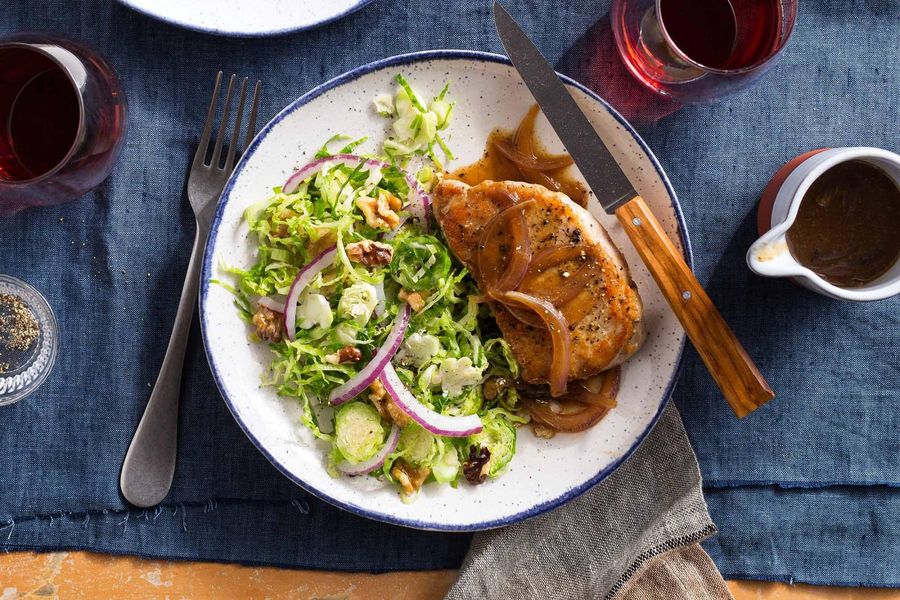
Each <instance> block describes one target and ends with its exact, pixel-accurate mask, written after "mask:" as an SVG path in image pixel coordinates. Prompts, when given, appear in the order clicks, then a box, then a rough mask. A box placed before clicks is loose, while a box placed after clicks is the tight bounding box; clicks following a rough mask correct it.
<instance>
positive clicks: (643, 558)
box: [605, 523, 718, 600]
mask: <svg viewBox="0 0 900 600" xmlns="http://www.w3.org/2000/svg"><path fill="white" fill-rule="evenodd" d="M716 533H718V529H717V528H716V526H715V525H714V524H712V523H710V524H709V525H707V526H706V527H704V528H703V529H700V530H698V531H696V532H694V533H692V534H689V535H685V536H682V537H679V538H675V539H672V540H667V541H666V542H665V543H662V544H660V545H659V546H656V547H654V548H650V549H649V550H647V551H646V552H643V553H642V554H639V555H638V557H637V558H636V559H635V561H634V562H633V563H632V564H631V566H630V567H628V569H626V570H625V572H624V573H622V576H621V577H620V578H619V580H618V581H617V582H616V583H615V584H614V585H613V586H612V587H611V588H610V590H609V592H607V594H606V596H605V598H606V600H609V599H610V598H612V597H613V596H615V595H616V594H618V593H619V590H621V589H622V586H623V585H625V584H626V583H628V580H629V579H631V578H632V577H634V574H635V573H637V572H638V571H639V570H640V569H641V567H643V566H644V564H645V563H646V562H647V561H648V560H650V559H651V558H653V557H655V556H659V555H660V554H662V553H663V552H668V551H669V550H675V549H677V548H681V547H684V546H690V545H691V544H697V543H699V542H702V541H703V540H705V539H706V538H709V537H711V536H714V535H715V534H716Z"/></svg>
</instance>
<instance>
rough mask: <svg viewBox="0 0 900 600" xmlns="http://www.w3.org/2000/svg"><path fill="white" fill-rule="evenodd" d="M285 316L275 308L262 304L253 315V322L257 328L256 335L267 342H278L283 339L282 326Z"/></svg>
mask: <svg viewBox="0 0 900 600" xmlns="http://www.w3.org/2000/svg"><path fill="white" fill-rule="evenodd" d="M282 319H284V316H283V315H282V314H281V313H277V312H275V311H273V310H270V309H268V308H266V307H265V306H260V307H259V309H258V310H257V311H256V314H255V315H253V318H252V319H251V322H252V323H253V326H254V327H255V328H256V335H258V336H259V339H261V340H265V341H267V342H277V341H279V340H281V328H282V326H283V325H284V322H283V320H282Z"/></svg>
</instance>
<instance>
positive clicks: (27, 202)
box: [0, 33, 127, 214]
mask: <svg viewBox="0 0 900 600" xmlns="http://www.w3.org/2000/svg"><path fill="white" fill-rule="evenodd" d="M126 111H127V103H126V100H125V93H124V90H123V89H122V86H121V85H120V83H119V80H118V78H117V77H116V75H115V73H114V72H113V70H112V68H111V67H110V66H109V64H108V63H107V62H106V61H105V60H104V59H103V58H101V57H100V56H99V55H98V54H97V53H96V52H94V51H93V50H92V49H90V48H88V47H87V46H85V45H83V44H81V43H79V42H75V41H72V40H68V39H65V38H63V37H60V36H56V35H52V34H45V33H17V34H13V35H10V36H6V37H0V214H9V213H14V212H16V211H19V210H21V209H23V208H26V207H29V206H39V205H50V204H58V203H60V202H65V201H67V200H72V199H75V198H78V197H80V196H83V195H84V194H86V193H87V192H89V191H91V190H92V189H94V188H95V187H97V186H98V185H99V184H100V183H101V182H102V181H103V180H104V179H106V177H107V176H108V175H109V173H110V171H111V170H112V167H113V164H114V163H115V161H116V158H118V155H119V152H120V151H121V149H122V143H123V141H124V139H125V127H126Z"/></svg>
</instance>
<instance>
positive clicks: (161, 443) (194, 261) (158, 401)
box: [119, 223, 209, 508]
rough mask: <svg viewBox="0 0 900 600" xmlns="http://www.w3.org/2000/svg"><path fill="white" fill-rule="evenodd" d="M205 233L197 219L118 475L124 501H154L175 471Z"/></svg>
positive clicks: (166, 489) (148, 503)
mask: <svg viewBox="0 0 900 600" xmlns="http://www.w3.org/2000/svg"><path fill="white" fill-rule="evenodd" d="M208 235H209V228H208V227H206V226H205V224H204V223H198V224H197V233H196V235H195V236H194V248H193V250H192V251H191V261H190V263H188V268H187V274H186V275H185V278H184V287H183V288H182V291H181V300H180V301H179V302H178V313H177V314H176V315H175V325H174V327H173V328H172V335H171V337H170V338H169V347H168V349H167V350H166V356H165V358H164V359H163V363H162V368H161V369H160V371H159V375H158V376H157V378H156V384H155V385H154V386H153V391H152V392H151V394H150V401H149V402H148V403H147V408H146V409H144V415H143V416H142V417H141V422H140V423H139V424H138V427H137V431H136V432H135V434H134V437H133V438H132V439H131V445H130V446H129V447H128V452H127V454H125V461H124V462H123V463H122V473H121V475H120V477H119V487H120V488H121V490H122V495H123V496H125V499H126V500H128V502H130V503H131V504H133V505H135V506H138V507H141V508H146V507H149V506H155V505H157V504H159V503H160V502H161V501H162V500H163V498H165V497H166V494H168V493H169V488H170V487H171V486H172V478H173V477H174V475H175V456H176V450H177V446H178V400H179V396H180V394H181V371H182V367H183V366H184V352H185V348H186V347H187V342H188V337H189V335H190V332H191V321H192V319H193V317H194V306H195V305H196V304H197V290H198V288H199V285H200V265H201V263H202V262H203V248H204V246H205V245H206V238H207V236H208Z"/></svg>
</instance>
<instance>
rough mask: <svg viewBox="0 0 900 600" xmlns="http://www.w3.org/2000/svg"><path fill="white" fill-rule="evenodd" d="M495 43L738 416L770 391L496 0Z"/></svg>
mask: <svg viewBox="0 0 900 600" xmlns="http://www.w3.org/2000/svg"><path fill="white" fill-rule="evenodd" d="M494 23H495V24H496V26H497V33H499V34H500V41H501V42H502V43H503V47H504V48H505V49H506V53H507V54H508V55H509V59H510V60H511V61H512V64H513V66H514V67H515V68H516V70H517V71H518V72H519V75H521V77H522V79H523V80H524V81H525V85H526V86H527V87H528V89H529V90H530V91H531V94H532V95H533V96H534V98H535V100H537V103H538V105H539V106H540V107H541V110H542V111H543V112H544V115H545V116H546V117H547V120H548V121H549V122H550V125H551V126H552V127H553V129H554V130H555V131H556V134H557V135H558V136H559V139H560V140H561V141H562V143H563V145H564V146H565V147H566V150H568V152H569V155H570V156H571V157H572V159H573V160H574V161H575V164H576V165H577V166H578V169H579V170H580V171H581V174H582V175H583V176H584V178H585V180H586V181H587V184H588V186H590V188H591V190H593V192H594V196H595V197H596V198H597V200H598V201H599V202H600V204H601V205H602V206H603V209H604V210H605V211H606V212H607V213H609V214H614V215H615V216H616V217H617V218H618V220H619V222H620V223H621V224H622V227H623V228H624V229H625V232H626V233H627V234H628V237H629V239H631V242H632V244H634V247H635V248H636V249H637V251H638V254H639V255H640V257H641V259H642V260H643V261H644V264H645V265H646V266H647V268H648V269H649V270H650V274H651V275H653V279H655V280H656V283H657V284H658V285H659V288H660V290H661V291H662V293H663V295H664V296H665V297H666V300H667V301H668V302H669V304H670V305H671V307H672V310H673V312H674V313H675V316H676V317H678V320H679V321H681V324H682V326H683V327H684V330H685V331H686V332H687V335H688V337H689V338H690V340H691V342H692V343H693V344H694V347H695V348H696V349H697V353H698V354H700V357H701V358H702V359H703V362H704V363H705V364H706V368H707V369H709V372H710V374H711V375H712V377H713V379H715V381H716V383H717V384H718V386H719V389H720V390H722V394H723V395H724V396H725V399H726V400H727V401H728V404H729V405H730V406H731V408H732V410H733V411H734V413H735V414H736V415H737V416H738V417H739V418H743V417H745V416H746V415H748V414H750V413H751V412H753V411H754V410H756V409H757V408H759V407H760V406H762V405H763V404H765V403H766V402H768V401H769V400H771V399H772V398H774V397H775V394H774V392H772V389H771V388H770V387H769V384H768V383H766V380H765V378H764V377H763V376H762V374H761V373H760V372H759V369H757V367H756V365H755V364H754V363H753V360H752V359H751V358H750V357H749V356H748V355H747V352H746V350H744V348H743V346H741V343H740V342H739V341H738V339H737V338H736V337H735V335H734V332H732V331H731V328H730V327H729V326H728V324H727V323H726V322H725V319H724V318H723V317H722V315H721V313H719V311H718V309H716V307H715V305H713V303H712V300H710V298H709V296H708V295H707V293H706V291H705V290H704V289H703V287H702V286H701V285H700V282H699V281H697V278H696V277H695V276H694V274H693V273H692V272H691V269H690V267H688V266H687V263H686V262H685V261H684V258H683V257H682V255H681V252H679V250H678V248H677V247H676V246H675V244H674V243H673V242H672V240H671V239H669V237H668V236H667V235H666V232H665V231H664V230H663V228H662V225H660V223H659V221H658V220H657V219H656V217H655V216H653V213H652V212H651V210H650V207H649V206H647V203H646V202H645V201H644V199H643V198H641V196H640V194H638V192H637V191H636V190H635V188H634V185H633V184H632V183H631V181H630V180H629V179H628V177H627V176H626V175H625V173H624V171H622V168H621V167H620V166H619V164H618V163H617V162H616V159H615V158H613V155H612V154H611V153H610V151H609V148H608V146H607V145H606V142H605V141H604V140H603V138H602V137H601V136H600V135H598V134H597V132H596V130H595V129H594V127H593V125H591V122H590V121H589V120H588V118H587V116H585V114H584V113H583V112H582V111H581V109H580V108H578V104H577V103H576V102H575V99H574V98H573V97H572V95H571V94H570V93H569V91H568V90H567V89H566V87H565V85H564V84H563V82H562V80H561V79H560V78H559V76H558V75H557V74H556V71H554V70H553V67H552V66H550V63H548V62H547V59H545V58H544V56H543V55H542V54H541V52H540V50H538V49H537V47H536V46H535V45H534V43H533V42H532V41H531V40H530V39H529V38H528V36H527V35H526V34H525V32H524V31H522V28H521V27H519V25H518V24H517V23H516V22H515V20H514V19H513V18H512V17H511V16H510V15H509V13H508V12H506V10H505V9H504V8H503V6H502V5H501V4H500V2H498V1H496V0H495V2H494Z"/></svg>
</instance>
